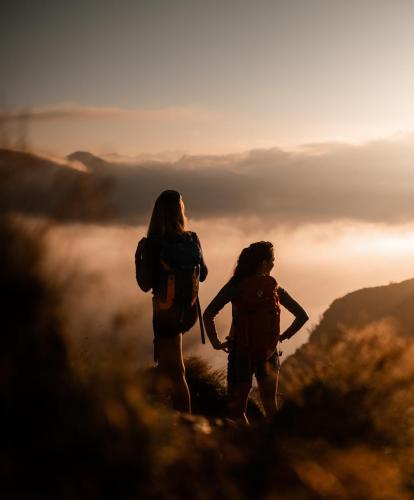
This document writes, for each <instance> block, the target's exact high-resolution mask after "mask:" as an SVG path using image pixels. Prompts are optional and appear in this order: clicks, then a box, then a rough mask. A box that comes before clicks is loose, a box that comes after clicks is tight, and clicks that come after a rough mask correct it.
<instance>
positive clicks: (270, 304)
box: [204, 241, 309, 422]
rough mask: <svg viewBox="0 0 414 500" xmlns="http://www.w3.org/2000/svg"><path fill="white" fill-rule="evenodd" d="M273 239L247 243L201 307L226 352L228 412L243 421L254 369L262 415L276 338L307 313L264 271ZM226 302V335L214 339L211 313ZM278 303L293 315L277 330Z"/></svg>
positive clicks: (269, 406)
mask: <svg viewBox="0 0 414 500" xmlns="http://www.w3.org/2000/svg"><path fill="white" fill-rule="evenodd" d="M274 260H275V259H274V249H273V245H272V243H270V242H267V241H259V242H257V243H252V244H251V245H250V246H249V247H247V248H244V249H243V251H242V252H241V254H240V256H239V258H238V261H237V264H236V267H235V269H234V273H233V276H232V277H231V278H230V280H229V281H228V283H227V284H226V285H224V287H223V288H222V289H221V290H220V292H219V293H218V294H217V295H216V297H215V298H214V299H213V300H212V302H211V303H210V304H209V306H208V307H207V309H206V310H205V312H204V324H205V327H206V332H207V335H208V337H209V339H210V342H211V344H212V346H213V347H214V349H222V350H224V351H226V352H228V353H229V358H228V367H227V383H228V410H229V417H230V418H232V419H236V420H244V421H246V422H247V417H246V407H247V398H248V395H249V392H250V389H251V387H252V378H253V375H255V377H256V380H257V384H258V387H259V393H260V398H261V400H262V404H263V407H264V410H265V412H266V415H267V416H272V415H274V414H275V413H276V411H277V402H276V395H277V382H278V370H279V354H278V348H277V347H278V342H282V341H284V340H286V339H289V338H291V337H292V336H293V335H294V334H295V333H296V332H297V331H298V330H299V329H300V328H301V327H302V326H303V325H304V324H305V323H306V321H307V320H308V319H309V318H308V315H307V314H306V312H305V310H304V309H303V308H302V306H300V305H299V304H298V303H297V302H296V301H295V300H294V299H293V298H292V297H291V296H290V295H289V294H288V292H287V291H286V290H285V289H284V288H282V287H281V286H279V285H278V284H277V282H276V280H275V279H274V278H273V277H272V276H270V272H271V270H272V268H273V266H274ZM229 302H231V304H232V325H231V329H230V335H229V336H228V337H227V339H228V340H226V341H225V342H222V341H220V340H219V338H218V335H217V331H216V327H215V323H214V318H215V316H216V315H217V314H218V313H219V311H220V310H221V309H222V308H223V307H224V306H225V305H226V304H227V303H229ZM280 306H283V307H285V308H286V309H287V310H288V311H290V312H291V313H292V314H293V315H294V316H295V319H294V321H293V322H292V324H291V325H290V326H289V327H288V328H287V329H286V330H285V331H284V332H283V333H282V334H280V326H279V325H280V323H279V321H280Z"/></svg>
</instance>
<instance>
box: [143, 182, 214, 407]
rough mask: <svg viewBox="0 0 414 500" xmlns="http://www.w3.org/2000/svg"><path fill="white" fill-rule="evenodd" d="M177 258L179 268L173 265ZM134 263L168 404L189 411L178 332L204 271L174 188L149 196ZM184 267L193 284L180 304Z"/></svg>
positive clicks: (193, 317)
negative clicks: (147, 298) (148, 300)
mask: <svg viewBox="0 0 414 500" xmlns="http://www.w3.org/2000/svg"><path fill="white" fill-rule="evenodd" d="M177 262H178V263H179V264H180V265H181V268H180V269H181V270H180V273H178V271H177V272H176V271H174V269H175V267H174V266H175V265H176V263H177ZM135 265H136V279H137V282H138V285H139V287H140V288H141V289H142V290H143V291H144V292H148V291H150V290H152V293H153V299H152V303H153V330H154V359H155V360H156V361H158V367H159V370H160V372H161V374H162V379H163V382H164V385H165V386H166V388H169V389H170V390H171V395H172V402H173V406H174V408H175V409H177V410H179V411H183V412H188V413H191V398H190V392H189V389H188V385H187V381H186V377H185V366H184V361H183V354H182V335H183V333H185V332H187V331H188V330H189V329H190V328H191V327H192V326H193V325H194V324H195V322H196V321H197V304H196V303H195V298H196V296H197V293H198V281H204V280H205V279H206V277H207V272H208V271H207V266H206V264H205V262H204V258H203V254H202V250H201V244H200V241H199V239H198V236H197V234H196V233H194V232H191V231H188V229H187V219H186V216H185V207H184V202H183V199H182V197H181V195H180V193H178V192H177V191H173V190H167V191H163V192H162V193H161V194H160V195H159V197H158V198H157V200H156V201H155V205H154V209H153V212H152V216H151V220H150V223H149V227H148V232H147V237H146V238H142V239H141V240H140V241H139V243H138V247H137V250H136V253H135ZM192 266H193V267H192ZM188 268H190V271H191V269H193V271H191V272H193V273H194V274H193V275H191V276H190V282H191V283H190V288H191V287H193V288H194V286H195V289H191V290H190V293H191V294H192V297H190V299H189V302H190V305H189V306H188V305H186V306H185V307H184V306H180V305H177V303H178V302H179V300H178V299H179V298H180V297H179V296H178V294H179V290H181V289H183V287H184V285H186V284H185V283H184V285H180V279H181V278H182V276H184V278H182V280H185V279H186V280H187V281H188V279H189V278H188V276H187V275H185V271H184V270H183V269H188ZM187 274H188V273H187ZM186 276H187V277H186ZM180 287H181V288H180ZM187 288H188V287H187ZM182 301H184V299H183V300H182Z"/></svg>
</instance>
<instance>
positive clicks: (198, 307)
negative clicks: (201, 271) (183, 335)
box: [196, 295, 206, 344]
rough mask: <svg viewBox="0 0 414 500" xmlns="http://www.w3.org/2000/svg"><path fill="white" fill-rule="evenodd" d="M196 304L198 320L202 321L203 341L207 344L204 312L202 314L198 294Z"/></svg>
mask: <svg viewBox="0 0 414 500" xmlns="http://www.w3.org/2000/svg"><path fill="white" fill-rule="evenodd" d="M196 304H197V314H198V320H199V321H200V330H201V343H202V344H205V343H206V337H205V334H204V323H203V317H202V314H201V305H200V299H199V298H198V295H197V300H196Z"/></svg>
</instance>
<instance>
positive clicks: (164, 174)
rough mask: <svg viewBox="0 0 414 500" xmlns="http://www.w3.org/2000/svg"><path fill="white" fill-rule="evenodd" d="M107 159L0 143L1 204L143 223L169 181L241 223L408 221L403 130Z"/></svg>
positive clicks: (412, 142)
mask: <svg viewBox="0 0 414 500" xmlns="http://www.w3.org/2000/svg"><path fill="white" fill-rule="evenodd" d="M112 158H113V157H106V159H103V158H99V157H96V156H94V155H92V154H90V153H88V152H76V153H73V154H71V155H69V156H68V158H67V160H66V165H62V164H60V163H56V162H55V163H53V162H52V161H51V160H45V159H41V158H39V157H38V156H34V155H30V154H24V153H17V152H11V151H8V150H0V178H1V188H0V194H1V199H2V202H1V204H0V209H1V211H2V212H10V211H23V212H25V213H27V214H32V215H41V216H48V217H52V218H55V219H57V220H60V221H62V222H63V221H68V222H73V221H78V222H85V221H86V222H104V221H106V222H108V223H111V224H117V223H125V224H131V225H134V224H145V223H146V221H147V220H148V217H149V215H150V212H151V209H152V206H153V203H154V200H155V198H156V197H157V195H158V194H159V193H160V192H161V191H162V190H164V189H167V188H174V189H178V190H179V191H180V192H181V193H182V194H183V197H184V199H185V201H186V205H187V209H188V213H189V215H190V217H191V218H193V219H197V220H204V219H206V218H211V219H217V218H235V219H236V218H238V219H239V221H241V224H240V227H243V220H244V219H245V218H246V217H249V218H250V217H251V218H255V219H256V221H257V222H256V223H257V224H259V225H261V226H263V227H264V228H265V227H267V228H269V227H277V228H280V227H294V226H298V225H303V224H320V223H332V222H335V221H338V220H351V221H355V222H363V223H381V224H382V223H385V224H390V225H399V224H403V223H409V222H411V220H412V213H413V210H414V191H413V189H414V188H413V186H414V182H413V180H414V179H413V170H412V164H413V161H414V136H412V135H409V136H402V137H397V138H393V139H392V140H391V139H390V140H381V141H376V142H370V143H366V144H361V145H358V146H356V145H349V144H330V143H327V144H314V145H308V146H304V147H302V148H301V149H298V150H297V151H295V152H287V151H282V150H280V149H276V148H274V149H269V150H252V151H249V152H246V153H245V154H237V155H224V156H183V157H181V158H180V159H178V160H175V161H167V160H165V156H162V157H161V159H160V160H158V161H156V160H154V159H150V160H144V159H138V160H137V161H136V162H134V161H129V162H127V163H126V162H122V161H114V160H113V159H112ZM79 165H82V166H83V168H84V169H85V170H86V172H85V171H84V172H81V171H79ZM68 167H69V168H68ZM71 167H72V168H71ZM246 229H247V230H248V229H249V228H246Z"/></svg>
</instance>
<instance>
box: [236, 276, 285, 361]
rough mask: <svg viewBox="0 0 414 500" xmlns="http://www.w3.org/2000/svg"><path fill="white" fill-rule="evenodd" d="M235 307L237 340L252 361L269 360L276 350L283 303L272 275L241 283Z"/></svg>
mask: <svg viewBox="0 0 414 500" xmlns="http://www.w3.org/2000/svg"><path fill="white" fill-rule="evenodd" d="M233 306H234V323H233V324H234V340H235V347H236V349H237V350H238V351H241V352H245V353H246V354H247V355H248V356H249V358H250V359H251V360H252V362H253V363H258V362H261V361H265V360H267V359H269V358H270V357H271V356H272V355H273V354H274V353H275V351H276V349H277V343H278V340H279V332H280V304H279V296H278V293H277V282H276V280H275V279H274V278H273V277H272V276H252V277H249V278H246V279H245V280H243V281H242V282H241V283H240V284H239V285H238V293H237V297H236V298H235V300H234V301H233Z"/></svg>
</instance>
